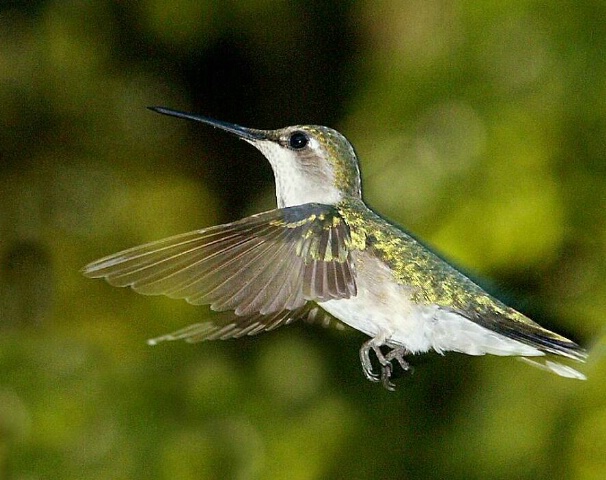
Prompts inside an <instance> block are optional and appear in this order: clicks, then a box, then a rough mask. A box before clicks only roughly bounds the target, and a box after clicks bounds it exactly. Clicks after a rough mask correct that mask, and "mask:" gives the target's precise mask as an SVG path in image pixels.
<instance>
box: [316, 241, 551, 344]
mask: <svg viewBox="0 0 606 480" xmlns="http://www.w3.org/2000/svg"><path fill="white" fill-rule="evenodd" d="M354 260H355V264H356V283H357V288H358V294H357V295H356V296H355V297H353V298H348V299H342V300H329V301H327V302H322V303H320V305H321V306H322V308H324V309H325V310H326V311H327V312H329V313H330V314H331V315H333V316H334V317H336V318H338V319H339V320H341V321H342V322H343V323H345V324H347V325H349V326H350V327H352V328H355V329H356V330H360V331H361V332H364V333H366V334H367V335H369V336H371V337H373V338H378V339H380V340H381V342H382V343H388V344H391V345H400V346H403V347H404V348H406V350H408V351H409V352H411V353H421V352H427V351H429V350H432V349H433V350H436V351H437V352H440V353H441V352H444V351H448V350H452V351H456V352H461V353H466V354H469V355H484V354H486V353H489V354H492V355H525V356H535V355H542V353H541V352H540V351H539V350H537V349H536V348H533V347H530V346H527V345H524V344H522V343H520V342H517V341H515V340H512V339H509V338H507V337H504V336H502V335H499V334H498V333H495V332H493V331H491V330H489V329H487V328H484V327H482V326H480V325H478V324H476V323H474V322H472V321H470V320H468V319H467V318H465V317H463V316H462V315H459V314H457V313H455V312H453V311H450V310H448V309H445V308H441V307H440V306H439V305H419V304H417V303H415V302H413V301H412V299H411V292H412V290H411V288H409V287H406V286H405V285H400V284H398V283H397V282H396V281H395V279H394V278H393V275H392V273H391V270H390V269H389V268H388V267H387V266H386V265H385V264H384V263H383V262H382V261H381V260H380V259H378V258H376V257H374V256H373V255H371V254H369V253H367V252H357V255H356V257H355V258H354Z"/></svg>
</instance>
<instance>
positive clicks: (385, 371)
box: [381, 363, 396, 392]
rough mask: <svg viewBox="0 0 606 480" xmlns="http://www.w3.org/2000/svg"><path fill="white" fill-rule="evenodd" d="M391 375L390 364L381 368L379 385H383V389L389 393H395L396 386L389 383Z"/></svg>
mask: <svg viewBox="0 0 606 480" xmlns="http://www.w3.org/2000/svg"><path fill="white" fill-rule="evenodd" d="M391 374H392V367H391V363H388V364H387V365H384V366H383V367H381V383H382V384H383V387H385V389H386V390H389V391H390V392H395V390H396V386H395V384H394V383H392V382H391V381H390V379H391Z"/></svg>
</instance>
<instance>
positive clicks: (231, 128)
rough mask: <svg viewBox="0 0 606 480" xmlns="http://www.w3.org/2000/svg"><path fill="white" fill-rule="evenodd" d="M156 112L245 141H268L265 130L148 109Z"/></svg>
mask: <svg viewBox="0 0 606 480" xmlns="http://www.w3.org/2000/svg"><path fill="white" fill-rule="evenodd" d="M147 108H149V109H150V110H153V111H154V112H158V113H161V114H163V115H170V116H171V117H177V118H184V119H186V120H193V121H195V122H202V123H206V124H207V125H210V126H212V127H215V128H220V129H221V130H225V131H226V132H230V133H233V134H234V135H237V136H238V137H240V138H242V139H243V140H250V141H258V140H267V134H266V132H264V131H263V130H256V129H254V128H246V127H241V126H240V125H235V124H233V123H227V122H222V121H220V120H214V119H212V118H207V117H203V116H201V115H194V114H192V113H186V112H180V111H178V110H172V109H170V108H165V107H147Z"/></svg>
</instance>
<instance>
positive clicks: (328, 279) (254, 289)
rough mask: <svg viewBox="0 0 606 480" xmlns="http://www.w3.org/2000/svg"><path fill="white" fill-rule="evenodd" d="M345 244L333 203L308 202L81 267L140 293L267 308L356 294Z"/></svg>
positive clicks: (248, 312)
mask: <svg viewBox="0 0 606 480" xmlns="http://www.w3.org/2000/svg"><path fill="white" fill-rule="evenodd" d="M349 245H350V234H349V227H348V226H347V224H346V223H345V221H344V220H343V218H342V217H341V216H340V215H339V213H338V212H337V210H336V209H335V208H334V207H332V206H329V205H322V204H315V203H310V204H305V205H299V206H294V207H287V208H282V209H276V210H271V211H268V212H265V213H260V214H258V215H253V216H251V217H247V218H244V219H242V220H239V221H237V222H233V223H228V224H225V225H219V226H216V227H210V228H206V229H202V230H197V231H194V232H190V233H185V234H183V235H177V236H175V237H171V238H167V239H165V240H160V241H157V242H152V243H148V244H146V245H142V246H139V247H135V248H131V249H129V250H125V251H123V252H119V253H116V254H114V255H110V256H108V257H105V258H102V259H100V260H98V261H96V262H93V263H91V264H89V265H87V266H86V267H84V269H83V273H84V275H86V276H88V277H94V278H98V277H104V278H105V279H106V280H107V281H108V282H109V283H110V284H111V285H114V286H118V287H126V286H130V287H132V288H133V289H134V290H135V291H137V292H139V293H142V294H145V295H167V296H169V297H172V298H184V299H186V300H187V301H188V302H189V303H192V304H195V305H203V304H210V306H211V308H212V309H213V310H215V311H224V310H233V311H234V313H235V314H236V315H238V316H242V317H250V316H253V317H254V315H255V314H260V315H261V316H267V315H268V314H272V313H277V312H280V311H282V310H288V311H294V310H297V309H299V308H301V307H303V306H304V305H305V303H306V302H307V301H309V300H315V301H323V300H331V299H340V298H349V297H351V296H355V295H356V283H355V277H354V265H353V263H352V261H351V257H350V253H349ZM274 320H275V321H278V317H276V318H275V319H274ZM284 321H285V320H284ZM253 323H254V322H253ZM270 323H271V322H270ZM251 328H254V327H251Z"/></svg>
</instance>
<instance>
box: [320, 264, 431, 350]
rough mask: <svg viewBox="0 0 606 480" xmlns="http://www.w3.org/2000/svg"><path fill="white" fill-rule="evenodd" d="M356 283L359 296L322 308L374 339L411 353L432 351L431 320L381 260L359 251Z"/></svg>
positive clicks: (325, 303) (335, 301) (332, 302)
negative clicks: (429, 335)
mask: <svg viewBox="0 0 606 480" xmlns="http://www.w3.org/2000/svg"><path fill="white" fill-rule="evenodd" d="M354 261H355V265H356V284H357V289H358V294H357V295H356V296H355V297H352V298H348V299H343V300H329V301H327V302H322V303H321V304H320V305H321V306H322V308H324V309H325V310H326V311H327V312H329V313H330V314H331V315H333V316H335V317H336V318H338V319H339V320H341V321H342V322H343V323H345V324H347V325H349V326H350V327H352V328H355V329H356V330H360V331H361V332H364V333H366V334H367V335H369V336H371V337H378V338H382V339H383V340H384V341H388V342H389V343H394V344H398V345H402V346H404V347H405V348H406V349H407V350H409V351H411V352H425V351H427V350H429V349H430V348H431V341H430V340H429V339H428V338H427V335H426V333H427V332H426V330H427V326H428V324H429V323H431V317H429V318H428V316H427V315H426V314H424V313H423V312H422V309H420V308H419V306H418V305H416V304H415V303H413V302H412V300H411V295H410V294H411V290H410V288H407V287H405V286H403V285H399V284H398V283H397V282H396V281H395V280H394V278H393V275H392V273H391V270H390V269H389V268H388V267H387V266H386V265H385V264H384V263H383V262H382V261H381V260H379V259H378V258H376V257H375V256H373V255H371V254H369V253H367V252H357V255H356V257H355V258H354Z"/></svg>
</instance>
